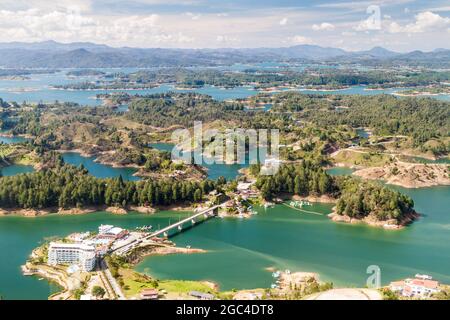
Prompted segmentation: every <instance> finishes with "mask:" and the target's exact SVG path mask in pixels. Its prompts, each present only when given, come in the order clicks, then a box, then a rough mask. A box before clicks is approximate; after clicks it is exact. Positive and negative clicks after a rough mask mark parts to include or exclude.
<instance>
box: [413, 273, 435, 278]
mask: <svg viewBox="0 0 450 320" xmlns="http://www.w3.org/2000/svg"><path fill="white" fill-rule="evenodd" d="M416 278H417V279H422V280H433V277H432V276H429V275H427V274H419V273H418V274H416Z"/></svg>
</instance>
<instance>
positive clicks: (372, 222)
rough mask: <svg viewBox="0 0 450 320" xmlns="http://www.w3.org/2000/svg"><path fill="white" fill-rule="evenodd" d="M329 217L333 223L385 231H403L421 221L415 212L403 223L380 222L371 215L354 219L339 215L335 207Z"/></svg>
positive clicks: (404, 219) (395, 221)
mask: <svg viewBox="0 0 450 320" xmlns="http://www.w3.org/2000/svg"><path fill="white" fill-rule="evenodd" d="M327 216H328V218H330V220H331V221H334V222H342V223H348V224H365V225H368V226H370V227H375V228H383V229H385V230H402V229H404V228H405V227H407V226H408V225H410V224H411V223H413V222H414V221H415V220H417V219H419V217H420V216H421V215H420V214H419V213H417V212H416V211H414V210H413V211H412V212H410V213H408V214H406V215H405V216H404V218H403V219H402V220H401V221H397V220H395V219H390V220H383V221H380V220H376V219H374V218H373V217H372V216H371V215H368V216H367V217H364V218H352V217H349V216H346V215H339V214H337V213H336V207H333V211H332V212H331V213H330V214H328V215H327Z"/></svg>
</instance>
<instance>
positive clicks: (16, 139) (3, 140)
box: [0, 136, 28, 144]
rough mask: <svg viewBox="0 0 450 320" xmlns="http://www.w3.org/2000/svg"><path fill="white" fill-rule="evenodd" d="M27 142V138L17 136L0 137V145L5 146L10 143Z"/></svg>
mask: <svg viewBox="0 0 450 320" xmlns="http://www.w3.org/2000/svg"><path fill="white" fill-rule="evenodd" d="M26 141H28V139H27V138H23V137H19V136H13V137H5V136H0V143H5V144H12V143H22V142H26Z"/></svg>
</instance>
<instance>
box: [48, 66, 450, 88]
mask: <svg viewBox="0 0 450 320" xmlns="http://www.w3.org/2000/svg"><path fill="white" fill-rule="evenodd" d="M70 75H97V76H100V78H101V80H97V81H91V82H80V83H72V84H66V85H55V86H54V87H55V88H57V89H64V90H100V89H110V90H111V89H123V90H126V89H145V88H153V87H156V86H158V85H161V84H173V85H175V86H176V87H177V88H179V89H195V88H202V87H205V86H215V87H221V88H234V87H241V86H251V87H253V88H255V89H258V90H270V89H272V90H274V89H279V88H287V89H293V88H297V89H305V88H306V89H320V90H336V89H343V88H347V87H349V86H356V85H364V86H368V87H367V88H368V89H380V88H398V87H414V88H421V87H424V86H440V85H441V84H442V83H443V82H446V81H447V82H448V81H449V80H450V72H448V71H426V72H417V71H410V70H377V69H373V70H365V71H361V70H358V69H355V68H351V67H349V68H348V69H328V68H325V69H323V68H320V67H309V68H306V69H305V70H303V71H293V70H289V69H279V70H276V71H272V70H268V71H261V70H258V69H256V70H255V69H245V70H243V71H239V72H233V71H219V70H210V69H197V70H192V69H183V68H166V69H158V70H140V71H137V72H133V73H128V74H124V73H110V74H103V73H96V72H94V71H87V70H85V71H73V72H72V73H71V74H70Z"/></svg>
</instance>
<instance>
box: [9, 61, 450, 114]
mask: <svg viewBox="0 0 450 320" xmlns="http://www.w3.org/2000/svg"><path fill="white" fill-rule="evenodd" d="M287 66H288V65H286V64H280V63H269V62H268V63H262V64H257V65H234V66H232V67H229V68H228V69H230V68H231V70H237V71H241V70H244V69H247V68H252V67H253V68H255V67H256V68H260V69H266V70H277V69H279V68H284V67H287ZM306 66H307V65H305V66H302V65H296V66H293V67H291V68H290V69H292V70H303V69H304V68H305V67H306ZM219 69H223V70H225V69H227V68H223V67H222V68H219ZM98 70H102V71H105V72H125V73H128V72H134V71H136V70H138V69H136V68H123V69H98ZM68 71H69V70H64V71H60V72H56V73H54V74H40V75H31V76H30V79H28V80H21V81H15V80H14V81H13V80H0V98H2V99H3V100H6V101H17V102H19V103H20V102H23V101H27V102H40V101H42V102H54V101H56V100H58V101H61V102H76V103H79V104H81V105H91V106H98V105H101V103H102V101H101V100H98V99H96V95H97V94H105V93H111V92H116V91H114V90H91V91H86V90H55V89H53V88H52V86H53V85H65V84H70V83H78V82H82V81H95V80H98V78H97V77H95V76H86V77H77V78H70V77H67V76H66V73H67V72H68ZM366 88H367V87H366V86H353V87H350V88H348V89H344V90H333V91H323V90H322V91H315V90H295V91H299V92H302V93H312V94H361V95H374V94H381V93H387V94H392V93H394V92H398V91H401V90H405V89H402V88H393V89H380V90H366ZM119 91H121V90H119ZM168 91H177V92H198V93H202V94H207V95H210V96H212V97H213V98H214V99H217V100H221V101H222V100H229V99H237V98H247V97H249V96H253V95H256V94H257V93H258V92H259V91H257V90H255V89H254V88H251V87H236V88H232V89H223V88H219V87H213V86H205V87H203V88H200V89H195V90H178V89H176V88H175V87H174V86H172V85H161V86H159V87H157V88H152V89H145V90H126V91H125V92H127V93H129V94H133V95H134V94H153V93H164V92H168ZM431 97H433V98H436V99H440V100H444V101H449V100H450V95H437V96H431Z"/></svg>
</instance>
